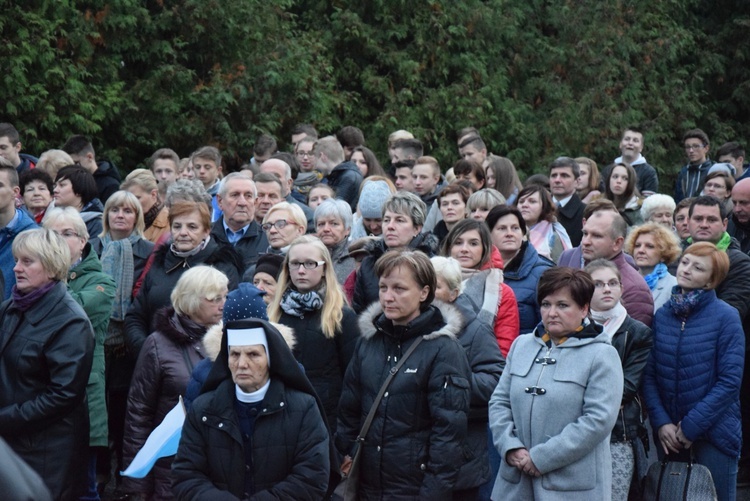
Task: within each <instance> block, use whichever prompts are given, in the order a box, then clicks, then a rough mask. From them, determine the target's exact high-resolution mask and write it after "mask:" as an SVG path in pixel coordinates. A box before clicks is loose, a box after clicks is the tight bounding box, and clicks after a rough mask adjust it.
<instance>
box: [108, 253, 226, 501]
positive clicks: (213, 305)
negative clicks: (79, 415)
mask: <svg viewBox="0 0 750 501" xmlns="http://www.w3.org/2000/svg"><path fill="white" fill-rule="evenodd" d="M228 283H229V280H228V279H227V277H226V275H224V274H223V273H222V272H220V271H219V270H217V269H216V268H212V267H210V266H196V267H195V268H191V269H190V270H188V271H186V272H185V273H184V274H183V275H182V276H181V277H180V279H179V280H178V281H177V285H175V287H174V290H173V291H172V294H171V295H170V299H171V306H166V307H164V308H162V309H160V310H159V311H158V312H157V314H156V329H155V330H154V332H153V333H152V334H151V335H150V336H149V337H148V339H147V340H146V342H145V343H143V348H142V349H141V353H140V355H139V356H138V362H137V363H136V365H135V371H134V372H133V380H132V382H131V383H130V392H129V393H128V407H127V413H126V415H125V439H124V444H123V455H124V464H125V465H126V466H127V465H128V464H130V462H131V461H132V460H133V458H134V457H135V455H136V454H137V453H138V451H139V450H141V448H142V447H143V445H144V444H145V443H146V439H147V438H148V436H149V435H150V434H151V432H152V431H153V430H154V428H156V427H157V426H158V425H159V423H161V422H162V421H163V420H164V417H165V416H166V415H167V413H168V412H169V411H171V410H172V408H174V406H175V405H176V404H177V401H178V399H179V396H180V395H183V394H184V393H185V390H186V389H187V385H188V382H190V375H191V374H192V373H193V368H194V367H195V366H196V365H197V364H198V363H199V362H200V361H201V360H203V359H204V358H206V353H205V351H204V350H205V348H204V347H203V343H202V340H203V337H204V336H205V335H206V332H208V330H209V328H211V327H212V326H214V325H216V324H218V323H219V322H220V321H221V317H222V313H223V311H224V303H225V302H226V299H227V292H228V291H227V284H228ZM171 466H172V457H169V458H164V459H160V460H159V461H158V462H157V463H156V465H155V466H154V469H153V471H152V472H151V473H150V474H149V475H147V476H146V477H145V478H143V479H134V478H126V479H124V482H123V486H124V488H125V491H126V492H128V493H129V494H131V496H130V499H133V500H138V499H172V498H173V496H172V483H171V475H170V469H171Z"/></svg>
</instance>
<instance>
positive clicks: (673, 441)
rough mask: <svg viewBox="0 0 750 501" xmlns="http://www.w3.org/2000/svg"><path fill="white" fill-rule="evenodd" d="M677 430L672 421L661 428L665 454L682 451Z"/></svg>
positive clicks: (660, 439) (660, 434) (662, 446)
mask: <svg viewBox="0 0 750 501" xmlns="http://www.w3.org/2000/svg"><path fill="white" fill-rule="evenodd" d="M677 431H678V428H677V426H675V425H673V424H672V423H669V424H665V425H664V426H662V427H661V428H659V442H661V448H662V449H664V454H669V453H670V452H680V442H679V441H678V440H677ZM683 436H684V435H683Z"/></svg>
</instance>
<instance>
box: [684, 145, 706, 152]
mask: <svg viewBox="0 0 750 501" xmlns="http://www.w3.org/2000/svg"><path fill="white" fill-rule="evenodd" d="M705 147H706V145H705V144H686V145H685V150H687V151H690V150H700V149H702V148H705Z"/></svg>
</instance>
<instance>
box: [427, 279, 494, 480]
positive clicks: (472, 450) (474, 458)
mask: <svg viewBox="0 0 750 501" xmlns="http://www.w3.org/2000/svg"><path fill="white" fill-rule="evenodd" d="M435 304H436V305H439V306H438V307H439V308H440V312H441V313H442V314H443V317H445V318H450V315H453V314H455V313H453V312H452V310H453V308H452V307H450V306H448V305H441V303H435ZM453 304H454V305H455V306H456V307H457V308H458V310H459V311H460V314H461V316H462V317H463V323H464V325H465V327H463V328H462V329H461V332H460V334H459V336H458V342H459V343H460V344H461V346H462V347H463V349H464V351H466V356H467V357H468V359H469V365H470V366H471V403H470V406H469V425H468V436H467V438H466V442H467V447H466V449H465V450H464V454H465V459H466V464H464V466H463V468H461V471H460V473H459V474H458V482H457V483H456V487H455V490H463V489H471V488H472V487H478V486H480V485H483V484H484V483H486V482H488V481H489V480H490V477H491V472H490V464H489V460H488V451H487V446H488V441H487V423H488V422H489V416H488V406H489V402H490V397H491V396H492V392H493V391H495V387H496V386H497V382H498V381H499V380H500V375H501V374H502V372H503V368H504V367H505V359H504V358H503V356H502V354H501V353H500V346H499V345H498V344H497V338H495V331H494V329H493V328H492V325H490V324H488V323H487V322H485V321H483V320H482V319H479V318H477V312H479V310H480V309H481V306H477V305H476V304H475V303H474V302H473V301H472V300H471V299H470V298H469V297H468V296H466V295H464V294H461V295H460V296H459V297H458V299H457V300H456V302H455V303H453Z"/></svg>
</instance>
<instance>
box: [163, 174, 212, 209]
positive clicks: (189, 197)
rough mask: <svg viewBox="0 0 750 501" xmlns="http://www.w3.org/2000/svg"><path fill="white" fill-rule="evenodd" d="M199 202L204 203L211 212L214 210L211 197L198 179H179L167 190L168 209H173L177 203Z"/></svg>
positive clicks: (166, 201)
mask: <svg viewBox="0 0 750 501" xmlns="http://www.w3.org/2000/svg"><path fill="white" fill-rule="evenodd" d="M181 201H184V202H197V203H201V202H202V203H204V204H206V206H207V207H208V210H209V212H210V211H211V210H212V204H211V195H209V194H208V192H207V191H206V188H204V187H203V183H201V182H200V180H198V179H178V180H177V181H175V182H174V183H172V184H171V185H169V188H167V199H166V200H165V203H166V205H167V207H168V208H169V207H172V206H173V205H174V204H175V202H181Z"/></svg>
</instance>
